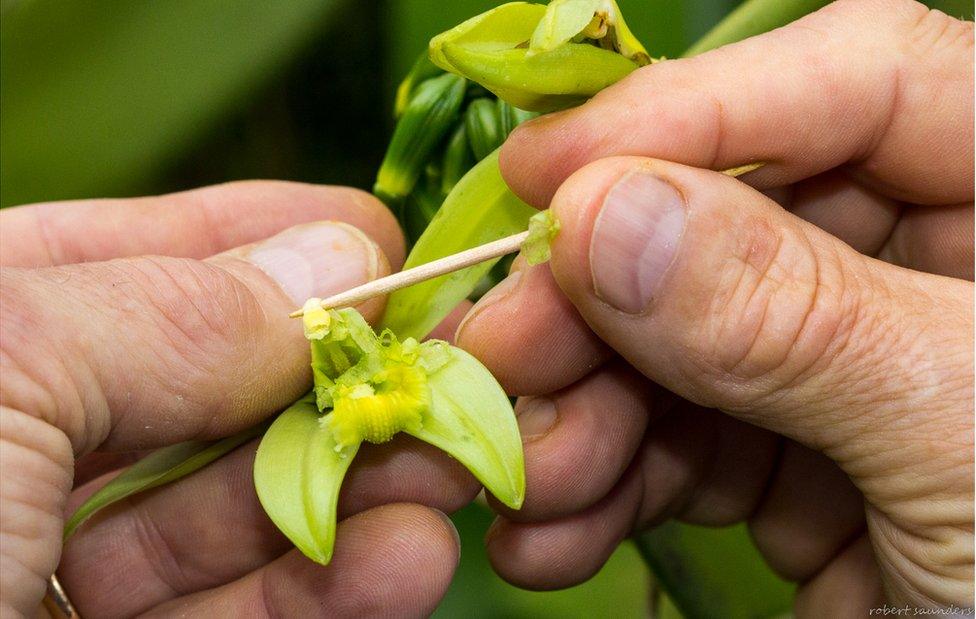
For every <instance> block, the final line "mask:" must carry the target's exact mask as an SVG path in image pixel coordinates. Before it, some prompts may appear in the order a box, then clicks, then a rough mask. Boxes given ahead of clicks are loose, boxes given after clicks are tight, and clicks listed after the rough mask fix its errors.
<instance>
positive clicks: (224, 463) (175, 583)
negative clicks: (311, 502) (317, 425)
mask: <svg viewBox="0 0 976 619" xmlns="http://www.w3.org/2000/svg"><path fill="white" fill-rule="evenodd" d="M337 221H338V222H344V223H342V224H336V223H334V222H337ZM313 222H317V223H313ZM299 224H301V225H299ZM337 225H338V226H339V228H340V229H341V230H340V232H343V233H348V235H351V236H348V235H347V237H342V238H352V239H354V240H355V239H358V240H359V242H361V245H358V246H357V247H361V248H368V247H371V248H372V251H367V253H368V254H370V255H372V256H374V258H376V259H375V260H374V261H373V262H372V264H373V265H374V266H375V269H374V270H373V271H372V272H370V273H369V276H372V277H375V276H380V275H382V274H384V272H388V271H389V270H390V268H398V267H399V265H400V264H401V263H402V261H403V255H404V247H403V239H402V236H401V234H400V231H399V229H398V228H397V226H396V222H395V221H394V219H393V218H392V216H391V215H390V214H389V211H388V210H387V209H386V208H385V207H384V206H383V205H382V204H381V203H379V202H378V201H376V200H375V199H373V198H372V197H371V196H369V195H368V194H365V193H363V192H359V191H356V190H351V189H344V188H337V187H314V186H310V185H302V184H297V183H280V182H246V183H232V184H228V185H221V186H218V187H210V188H205V189H200V190H195V191H190V192H185V193H179V194H173V195H167V196H160V197H154V198H140V199H136V200H94V201H82V202H63V203H51V204H39V205H32V206H25V207H18V208H14V209H7V210H5V211H3V213H0V231H2V235H3V237H2V242H0V247H2V254H0V261H2V265H3V266H2V268H0V290H2V293H0V298H2V299H3V318H2V322H0V355H2V357H0V358H2V365H0V368H2V370H0V371H2V377H0V404H2V406H3V409H2V415H0V443H2V446H0V471H2V479H0V481H2V484H0V506H2V512H3V518H2V519H0V535H2V538H0V539H2V540H3V543H2V545H0V565H2V569H0V586H2V589H0V606H2V610H0V615H3V616H5V617H6V616H34V615H35V613H36V611H37V609H38V607H39V604H40V601H41V598H42V596H43V594H44V587H45V581H46V579H47V578H48V577H49V576H50V575H51V573H52V572H54V570H55V568H57V574H58V577H59V580H60V581H61V583H62V584H63V585H64V587H65V589H66V591H67V592H68V594H69V596H70V597H71V599H72V601H73V602H74V603H75V605H76V607H77V608H78V610H79V612H80V613H81V614H82V616H92V617H115V616H132V615H136V614H142V613H147V614H150V615H151V614H166V615H170V614H188V615H207V616H211V615H213V614H214V613H215V612H216V614H218V615H230V616H236V615H249V616H250V615H258V614H261V615H268V616H293V615H294V616H309V615H322V614H324V615H328V616H350V617H360V616H388V615H389V614H391V613H394V612H395V613H396V614H398V615H405V616H426V615H428V614H429V613H430V612H431V611H432V610H433V609H434V608H435V606H436V604H437V602H438V601H439V600H440V598H441V596H442V595H443V594H444V591H445V590H446V588H447V586H448V584H449V583H450V579H451V577H452V575H453V572H454V568H455V567H456V564H457V560H458V541H457V533H456V532H455V531H454V528H453V525H452V524H451V523H450V521H449V520H447V518H446V516H444V513H443V512H444V511H452V510H455V509H457V508H459V507H461V506H463V505H464V504H466V503H468V502H469V501H470V500H471V499H472V498H473V497H474V495H475V494H476V493H477V492H478V485H477V483H476V482H475V481H474V479H473V478H472V477H471V476H470V475H469V474H468V473H467V471H465V470H464V469H463V467H461V466H460V465H458V464H457V463H455V462H453V461H452V460H451V459H450V458H449V457H448V456H446V455H445V454H443V453H442V452H440V451H439V450H437V449H434V448H432V447H430V446H428V445H426V444H424V443H420V442H419V441H414V440H412V439H410V438H409V437H406V436H398V437H396V438H395V439H394V440H393V441H392V442H390V443H388V444H385V445H380V446H374V445H366V446H364V448H363V450H362V451H361V452H360V454H359V456H358V457H357V458H356V462H355V464H353V466H352V468H351V470H350V472H349V476H348V477H347V480H346V483H345V484H344V486H343V497H342V498H341V499H340V505H341V506H342V507H341V512H340V514H339V517H340V519H341V522H340V524H339V530H338V536H337V544H336V548H335V554H334V557H333V560H332V563H331V564H330V565H329V566H327V567H322V566H320V565H317V564H315V563H313V562H311V561H309V560H307V559H306V558H304V557H303V556H302V555H301V554H300V553H299V552H298V551H296V550H294V549H293V548H292V546H291V544H290V543H289V542H288V540H287V539H286V538H285V537H284V536H282V535H281V534H280V533H279V532H278V531H277V530H276V528H275V527H274V525H273V524H272V523H271V521H270V520H268V518H267V517H266V516H265V515H264V513H263V511H262V509H261V507H260V505H259V503H258V501H257V497H256V495H255V492H254V485H253V482H252V477H251V476H252V466H253V461H254V453H255V449H256V447H257V444H256V441H254V442H252V443H250V444H247V445H245V446H242V447H241V448H239V449H237V450H236V451H234V452H232V453H231V454H229V455H228V456H226V457H225V458H223V459H221V460H219V461H217V462H216V463H215V464H213V465H211V466H209V467H206V468H205V469H202V470H200V471H199V472H197V473H195V474H193V475H191V476H189V477H185V478H183V479H181V480H179V481H177V482H175V483H173V484H171V485H169V486H165V487H162V488H159V489H157V490H154V491H151V492H148V493H145V494H142V495H138V496H136V497H134V498H131V499H129V500H127V501H123V502H121V503H119V504H117V505H116V506H113V507H112V508H109V509H107V510H105V511H104V512H103V513H101V514H99V515H98V516H96V517H95V518H94V519H92V520H91V521H90V522H89V523H87V524H86V525H85V526H83V527H82V528H81V529H80V530H79V531H78V532H77V533H76V535H75V536H74V537H73V538H72V539H71V540H70V541H69V542H68V544H67V545H66V547H64V548H62V547H61V528H62V526H63V523H64V516H65V514H67V513H70V512H71V511H73V510H74V509H75V508H76V507H77V506H78V505H79V504H80V503H81V502H82V501H83V500H84V499H85V498H86V497H87V496H89V495H90V494H91V493H92V492H94V491H95V490H96V489H97V488H99V487H100V486H102V485H103V484H105V483H106V482H107V481H108V480H109V479H110V478H111V477H112V476H113V475H115V474H117V472H118V470H119V469H120V467H122V466H124V465H126V464H128V463H129V462H131V461H133V460H134V459H135V457H136V455H137V453H138V452H139V451H141V450H146V449H152V448H155V447H159V446H162V445H166V444H171V443H175V442H179V441H184V440H189V439H198V438H216V437H219V436H226V435H229V434H232V433H234V432H236V431H238V430H240V429H243V428H245V427H248V426H251V425H253V424H255V423H257V422H259V421H260V420H262V419H264V418H267V417H269V416H271V415H273V414H274V413H276V412H277V411H279V410H281V409H282V408H283V407H285V406H287V405H288V404H289V403H291V402H292V401H294V400H295V399H297V398H298V397H299V396H300V395H302V394H303V393H304V392H306V391H307V390H308V389H309V388H310V386H311V384H310V383H311V377H310V375H309V372H308V362H309V360H308V357H307V351H308V346H307V343H306V342H305V341H304V338H303V336H302V333H301V325H300V324H299V321H294V320H290V319H288V318H287V314H288V312H289V311H290V310H291V309H294V307H295V306H296V305H297V303H298V302H297V301H296V300H295V299H294V298H290V297H289V295H287V294H286V293H285V289H284V288H283V287H282V286H281V285H279V281H278V280H276V279H275V278H274V277H272V276H271V275H269V273H274V271H267V270H266V269H265V268H264V267H260V268H259V266H257V265H258V264H261V261H260V260H258V259H257V258H256V257H255V256H256V255H259V250H260V249H261V248H262V247H263V248H265V249H267V247H268V246H269V245H268V244H274V243H278V247H279V249H280V246H281V244H282V241H283V242H284V244H285V245H286V246H292V245H294V240H295V239H296V238H298V237H296V236H295V235H302V234H305V235H307V234H309V233H314V232H315V231H316V230H318V231H321V230H322V229H323V227H324V228H329V229H330V230H331V229H333V228H335V227H336V226H337ZM351 226H357V227H358V228H359V229H361V231H362V232H356V231H355V229H353V228H352V227H351ZM282 231H284V232H283V233H282ZM278 233H282V234H283V235H282V236H275V235H276V234H278ZM363 233H365V235H368V236H365V235H364V234H363ZM269 237H270V240H266V239H269ZM330 238H338V237H334V236H333V237H330ZM276 239H277V240H276ZM370 239H372V240H370ZM350 247H353V245H350V244H349V243H345V244H343V243H341V242H340V241H334V242H333V243H332V244H330V245H326V246H322V247H315V248H313V250H312V251H311V252H310V253H313V254H315V257H318V262H314V263H310V264H313V266H312V267H309V268H310V269H313V270H314V268H319V269H320V270H321V269H325V270H326V271H327V270H328V265H329V262H330V261H334V260H338V258H339V254H340V253H341V252H347V251H349V248H350ZM306 249H307V248H306ZM363 251H366V250H365V249H364V250H363ZM308 257H309V258H311V257H313V256H308ZM323 258H324V260H323ZM315 265H317V267H316V266H315ZM299 266H301V265H299ZM353 266H355V265H353ZM291 271H302V269H300V268H295V269H290V270H288V272H291ZM278 274H279V275H280V272H279V273H278ZM340 275H342V274H333V275H332V276H334V277H339V276H340ZM329 277H330V276H328V275H327V276H324V279H323V277H320V278H319V280H318V283H319V284H329V281H327V280H328V278H329ZM292 283H293V284H294V282H292ZM332 283H333V284H335V283H337V282H332ZM341 284H342V285H348V284H349V282H348V281H346V280H342V282H341ZM286 288H288V289H289V290H290V291H291V292H292V293H293V296H294V295H296V294H298V293H301V294H313V293H314V290H313V289H309V290H298V289H296V288H295V287H294V286H291V287H287V286H286ZM360 309H361V310H362V311H363V312H364V313H365V314H366V315H367V316H372V317H376V316H377V315H378V312H379V311H380V310H381V309H382V300H379V301H376V302H370V303H367V304H366V305H364V306H362V307H361V308H360ZM456 320H457V317H456V318H455V322H454V323H453V325H456ZM453 325H452V324H445V325H442V327H441V330H442V331H444V330H446V331H450V332H453ZM418 503H419V504H423V505H425V506H424V507H422V506H421V505H418ZM59 564H60V565H59ZM367 581H368V582H369V583H370V586H369V587H362V586H361V583H362V582H367ZM95 583H98V584H97V585H96V584H95Z"/></svg>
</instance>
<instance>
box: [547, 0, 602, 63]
mask: <svg viewBox="0 0 976 619" xmlns="http://www.w3.org/2000/svg"><path fill="white" fill-rule="evenodd" d="M601 4H603V0H552V2H550V3H549V5H548V6H547V7H546V14H545V15H543V16H542V19H540V20H539V24H538V25H537V26H536V28H535V30H534V31H533V32H532V38H531V39H530V41H529V49H531V50H532V51H533V52H547V51H549V50H553V49H556V48H557V47H559V46H560V45H562V44H563V43H567V42H569V41H570V40H572V39H573V37H575V36H576V35H578V34H579V33H581V32H583V29H584V28H586V27H587V26H588V25H589V23H590V22H591V21H593V15H594V14H595V13H596V12H597V10H599V8H600V5H601Z"/></svg>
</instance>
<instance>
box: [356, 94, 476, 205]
mask: <svg viewBox="0 0 976 619" xmlns="http://www.w3.org/2000/svg"><path fill="white" fill-rule="evenodd" d="M464 91H465V81H464V80H463V79H461V78H459V77H457V76H456V75H441V76H440V77H435V78H431V79H428V80H427V81H425V82H423V83H422V84H420V86H418V87H417V92H416V94H415V95H414V96H413V98H411V99H410V103H409V104H407V107H406V109H405V110H404V112H403V116H402V117H401V118H400V121H399V122H398V123H397V126H396V130H394V132H393V137H392V138H391V139H390V146H389V147H388V148H387V150H386V156H385V157H384V158H383V163H382V165H380V170H379V172H378V173H377V175H376V184H375V185H374V186H373V193H375V194H376V195H377V196H378V197H379V198H380V199H382V200H383V201H384V202H386V203H387V204H388V205H394V204H397V203H399V202H400V201H402V200H403V198H404V197H405V196H406V195H407V194H409V193H410V191H411V190H412V189H413V188H414V185H415V184H416V183H417V179H418V178H420V175H421V174H422V173H423V171H424V167H425V166H426V165H427V161H428V159H429V158H430V155H431V153H432V152H433V150H434V149H435V148H436V147H437V146H438V144H440V142H441V141H442V140H443V138H444V136H445V135H446V134H447V132H448V131H450V129H451V127H452V126H453V124H454V121H455V120H456V119H457V118H458V115H459V113H460V109H461V103H462V102H463V101H464Z"/></svg>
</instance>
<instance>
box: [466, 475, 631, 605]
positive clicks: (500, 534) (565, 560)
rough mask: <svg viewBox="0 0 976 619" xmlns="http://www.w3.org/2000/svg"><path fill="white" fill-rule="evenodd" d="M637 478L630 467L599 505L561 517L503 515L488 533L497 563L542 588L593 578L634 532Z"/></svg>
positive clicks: (523, 582) (517, 580)
mask: <svg viewBox="0 0 976 619" xmlns="http://www.w3.org/2000/svg"><path fill="white" fill-rule="evenodd" d="M638 481H639V480H638V475H637V473H636V472H635V470H634V469H630V470H628V472H627V473H626V474H625V475H624V476H623V478H622V479H621V481H620V483H619V484H618V485H617V486H616V487H615V488H614V489H613V490H612V491H611V492H610V494H608V495H607V496H605V497H604V498H603V499H602V500H600V501H599V502H598V503H597V504H595V505H593V506H591V507H590V508H588V509H586V510H584V511H582V512H577V513H575V514H572V515H569V516H565V517H563V518H559V519H556V520H551V521H547V522H542V523H535V522H531V523H528V522H513V521H511V520H507V519H505V518H504V517H501V516H499V517H498V518H497V519H496V520H495V522H494V523H492V526H491V528H490V529H488V533H487V535H486V536H485V543H486V544H487V550H488V559H489V560H490V561H491V565H492V567H493V568H494V569H495V571H496V572H497V573H498V575H499V576H501V577H502V578H504V579H505V580H507V581H508V582H510V583H512V584H513V585H516V586H518V587H522V588H523V589H531V590H537V591H546V590H551V589H562V588H565V587H570V586H572V585H575V584H578V583H581V582H583V581H585V580H587V579H589V578H590V577H591V576H593V575H594V574H596V573H597V572H598V571H599V570H600V568H601V567H603V564H604V563H606V561H607V559H608V558H610V555H611V554H612V553H613V551H614V550H616V548H617V546H618V545H619V544H620V542H622V541H623V540H624V538H626V537H627V535H629V534H630V531H631V530H632V528H633V524H634V517H635V510H634V506H636V505H637V504H638V502H639V500H640V487H639V483H638Z"/></svg>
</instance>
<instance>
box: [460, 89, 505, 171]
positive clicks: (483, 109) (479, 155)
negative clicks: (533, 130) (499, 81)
mask: <svg viewBox="0 0 976 619" xmlns="http://www.w3.org/2000/svg"><path fill="white" fill-rule="evenodd" d="M464 126H465V128H466V129H467V131H468V143H469V144H470V145H471V152H472V153H473V154H474V158H475V159H477V160H478V161H480V160H482V159H484V158H485V157H487V156H488V155H490V154H491V152H492V151H493V150H495V149H496V148H498V147H499V146H501V145H502V141H504V139H505V135H504V134H503V133H502V125H501V121H500V119H499V118H498V115H497V114H496V113H495V103H494V102H493V101H491V100H490V99H475V100H474V101H472V102H471V104H470V105H468V109H467V110H466V111H465V112H464Z"/></svg>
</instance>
